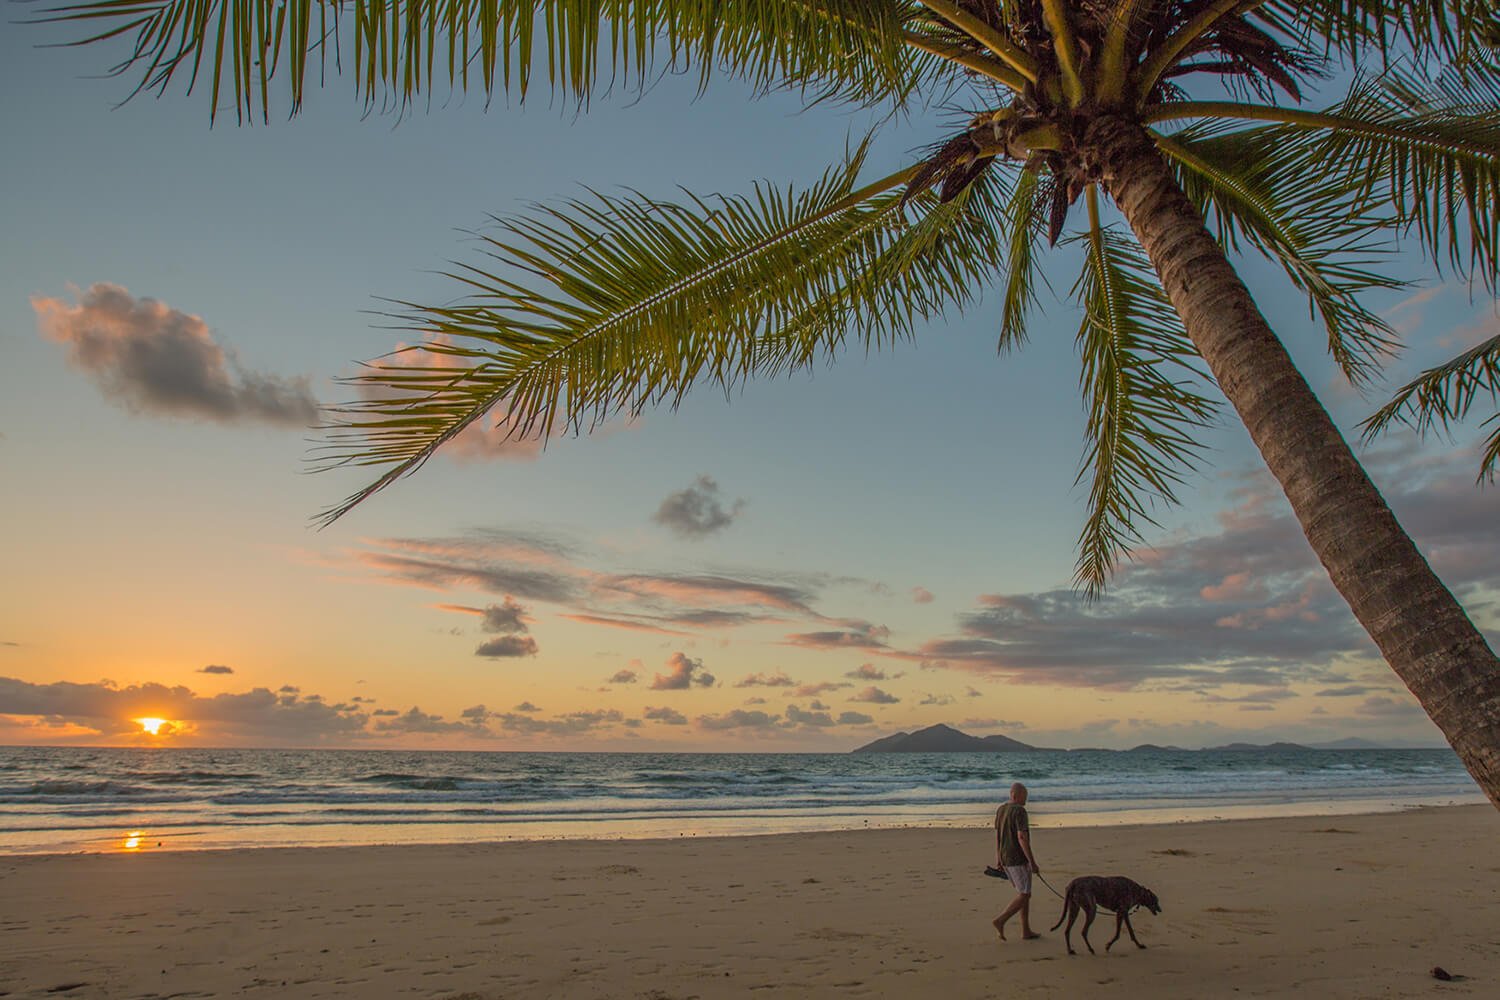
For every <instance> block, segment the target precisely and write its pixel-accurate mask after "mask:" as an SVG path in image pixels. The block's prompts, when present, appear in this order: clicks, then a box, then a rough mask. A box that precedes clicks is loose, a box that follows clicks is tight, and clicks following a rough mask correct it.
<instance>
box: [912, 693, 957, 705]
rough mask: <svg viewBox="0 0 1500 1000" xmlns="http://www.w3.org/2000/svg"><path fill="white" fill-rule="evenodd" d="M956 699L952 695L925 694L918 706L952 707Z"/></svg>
mask: <svg viewBox="0 0 1500 1000" xmlns="http://www.w3.org/2000/svg"><path fill="white" fill-rule="evenodd" d="M955 700H956V699H955V698H954V697H953V696H952V695H951V694H924V695H923V696H922V700H921V701H919V702H917V704H918V705H951V704H953V702H954V701H955Z"/></svg>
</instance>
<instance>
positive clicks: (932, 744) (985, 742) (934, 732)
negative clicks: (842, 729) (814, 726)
mask: <svg viewBox="0 0 1500 1000" xmlns="http://www.w3.org/2000/svg"><path fill="white" fill-rule="evenodd" d="M1036 749H1038V748H1037V747H1034V746H1031V745H1029V744H1026V743H1022V742H1021V741H1020V740H1013V739H1011V738H1010V737H1009V736H1000V735H998V734H997V735H994V736H970V735H969V734H968V733H962V732H959V731H958V730H957V729H954V728H953V727H952V726H945V725H943V724H942V723H938V724H937V725H935V726H928V727H927V728H926V729H918V730H917V731H916V732H914V733H895V734H894V735H891V736H883V737H881V738H880V739H878V740H876V741H875V742H873V743H866V744H865V745H864V746H862V747H857V748H856V749H854V750H851V751H850V753H996V752H1015V751H1022V750H1036Z"/></svg>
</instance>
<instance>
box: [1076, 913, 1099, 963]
mask: <svg viewBox="0 0 1500 1000" xmlns="http://www.w3.org/2000/svg"><path fill="white" fill-rule="evenodd" d="M1083 912H1084V918H1083V930H1082V931H1081V932H1080V933H1081V934H1082V936H1083V943H1084V944H1088V945H1089V954H1090V955H1097V954H1098V952H1096V951H1094V946H1093V945H1091V944H1089V927H1090V926H1092V925H1093V923H1094V914H1095V913H1097V912H1098V911H1097V910H1096V909H1095V908H1094V901H1093V900H1092V899H1090V900H1088V901H1087V902H1086V903H1084V904H1083Z"/></svg>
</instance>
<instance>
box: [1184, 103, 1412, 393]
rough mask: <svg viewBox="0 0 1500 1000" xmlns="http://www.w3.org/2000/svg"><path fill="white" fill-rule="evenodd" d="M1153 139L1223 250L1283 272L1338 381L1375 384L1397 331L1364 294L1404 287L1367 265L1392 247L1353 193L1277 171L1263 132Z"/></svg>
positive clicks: (1194, 132)
mask: <svg viewBox="0 0 1500 1000" xmlns="http://www.w3.org/2000/svg"><path fill="white" fill-rule="evenodd" d="M1154 138H1155V139H1156V143H1157V147H1158V148H1159V149H1160V150H1161V151H1162V153H1163V154H1165V156H1166V158H1167V161H1168V162H1169V163H1170V164H1171V165H1172V167H1173V168H1174V170H1175V172H1176V174H1177V180H1178V183H1179V184H1181V185H1182V188H1183V191H1184V192H1185V193H1186V194H1187V196H1188V198H1189V199H1191V200H1192V201H1193V203H1194V204H1195V205H1197V207H1198V211H1199V212H1200V213H1201V214H1202V215H1203V217H1204V219H1206V220H1208V221H1209V223H1210V225H1212V226H1213V227H1214V228H1215V230H1216V232H1217V235H1218V238H1219V241H1220V242H1221V243H1222V244H1224V246H1225V248H1226V249H1227V250H1231V251H1232V250H1235V249H1237V248H1238V246H1239V243H1240V241H1241V239H1243V240H1244V241H1245V242H1246V243H1248V244H1249V245H1250V246H1251V247H1253V248H1254V249H1255V250H1257V251H1259V252H1260V253H1261V254H1262V255H1264V256H1265V257H1266V258H1268V259H1270V260H1272V261H1274V262H1275V263H1277V264H1278V265H1280V266H1281V268H1282V270H1283V271H1284V272H1285V273H1286V275H1287V277H1288V278H1289V279H1290V280H1291V282H1292V284H1293V285H1295V286H1296V287H1297V288H1298V289H1299V290H1300V291H1302V292H1303V293H1304V294H1305V295H1306V296H1307V299H1308V307H1309V310H1310V311H1311V313H1312V315H1314V316H1315V317H1317V318H1319V319H1321V320H1322V323H1323V326H1324V329H1325V330H1326V332H1327V335H1328V352H1329V354H1330V355H1331V356H1332V357H1333V359H1334V361H1335V362H1336V363H1337V364H1338V365H1339V367H1340V369H1342V370H1343V372H1344V375H1345V377H1347V378H1348V379H1349V381H1350V382H1351V383H1354V384H1356V385H1360V384H1366V383H1368V382H1369V381H1370V380H1371V379H1372V378H1374V377H1375V376H1376V374H1377V373H1378V372H1379V370H1380V367H1381V365H1382V363H1383V362H1384V361H1385V359H1386V358H1388V357H1389V356H1390V355H1391V354H1392V353H1393V352H1394V351H1395V349H1396V342H1397V341H1396V333H1395V331H1394V330H1393V329H1391V326H1390V324H1389V323H1387V322H1386V321H1385V320H1384V319H1382V318H1381V317H1380V316H1379V315H1377V314H1376V313H1374V312H1371V311H1370V310H1369V309H1368V308H1366V306H1365V305H1364V304H1363V302H1362V301H1361V295H1362V294H1363V293H1364V292H1367V291H1369V290H1371V289H1394V288H1400V287H1403V286H1404V285H1405V282H1402V281H1400V280H1399V279H1396V278H1393V277H1390V276H1387V275H1384V274H1381V273H1380V272H1378V271H1374V270H1371V269H1370V267H1369V266H1368V265H1370V264H1372V263H1374V261H1375V260H1376V259H1377V258H1378V257H1379V256H1381V255H1382V254H1383V253H1385V252H1387V251H1388V249H1389V248H1388V247H1387V246H1386V245H1384V243H1383V242H1381V241H1380V240H1379V237H1380V235H1381V233H1380V230H1379V228H1378V226H1377V225H1376V224H1375V223H1371V222H1368V221H1362V220H1361V219H1360V217H1359V212H1360V210H1361V203H1360V192H1359V191H1358V190H1357V187H1356V185H1354V184H1352V183H1349V182H1347V180H1345V182H1343V183H1340V179H1339V178H1337V177H1335V178H1329V179H1326V180H1325V182H1324V183H1321V184H1312V183H1308V178H1307V177H1305V176H1304V175H1303V174H1302V173H1301V172H1300V171H1299V170H1297V169H1295V167H1296V166H1297V165H1298V164H1297V163H1296V162H1295V161H1293V163H1292V164H1291V166H1292V168H1293V169H1283V167H1284V166H1285V164H1284V162H1283V161H1284V160H1285V158H1286V157H1285V155H1284V147H1283V145H1282V144H1281V143H1280V142H1279V141H1278V138H1277V137H1274V136H1270V137H1268V136H1267V135H1266V134H1265V132H1264V131H1263V130H1249V131H1241V132H1230V133H1224V134H1214V132H1213V130H1212V129H1204V128H1196V129H1187V130H1184V131H1182V132H1178V133H1177V134H1176V135H1173V136H1171V137H1167V136H1162V135H1156V136H1155V137H1154Z"/></svg>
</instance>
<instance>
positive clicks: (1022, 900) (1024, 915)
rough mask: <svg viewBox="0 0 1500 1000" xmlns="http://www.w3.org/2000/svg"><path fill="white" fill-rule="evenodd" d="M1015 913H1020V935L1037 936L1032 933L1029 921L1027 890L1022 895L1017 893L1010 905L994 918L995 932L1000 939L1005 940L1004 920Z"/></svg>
mask: <svg viewBox="0 0 1500 1000" xmlns="http://www.w3.org/2000/svg"><path fill="white" fill-rule="evenodd" d="M1017 913H1019V914H1020V915H1021V936H1022V937H1023V938H1028V937H1036V936H1037V935H1036V934H1033V933H1032V930H1031V924H1030V922H1029V920H1030V916H1031V893H1029V892H1028V893H1025V894H1024V895H1019V896H1017V897H1016V898H1015V899H1013V900H1011V901H1010V905H1009V906H1007V907H1006V908H1005V912H1004V913H1002V914H1000V915H999V916H998V917H996V918H995V919H994V921H993V923H994V925H995V933H996V934H999V935H1000V940H1001V941H1004V940H1005V923H1006V921H1008V920H1009V919H1010V918H1011V917H1013V916H1015V915H1016V914H1017Z"/></svg>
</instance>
